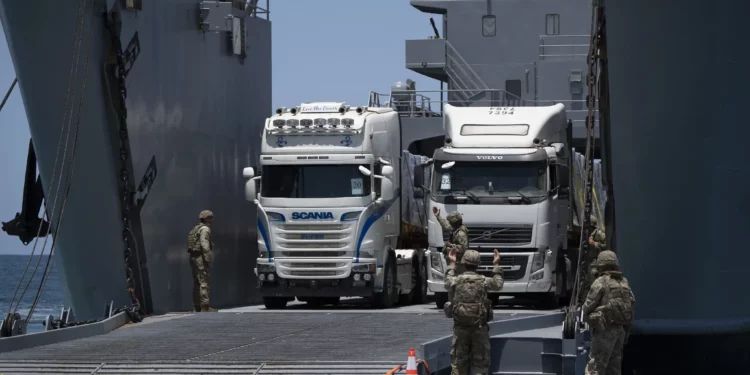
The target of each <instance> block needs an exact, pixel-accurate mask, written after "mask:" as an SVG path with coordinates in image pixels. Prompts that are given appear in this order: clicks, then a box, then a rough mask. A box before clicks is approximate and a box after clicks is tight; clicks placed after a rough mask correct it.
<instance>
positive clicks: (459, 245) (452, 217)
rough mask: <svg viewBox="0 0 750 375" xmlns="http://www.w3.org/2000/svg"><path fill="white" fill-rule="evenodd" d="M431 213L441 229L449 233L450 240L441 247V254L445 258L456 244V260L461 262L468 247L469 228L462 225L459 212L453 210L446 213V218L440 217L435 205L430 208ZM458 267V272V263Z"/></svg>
mask: <svg viewBox="0 0 750 375" xmlns="http://www.w3.org/2000/svg"><path fill="white" fill-rule="evenodd" d="M432 213H433V214H435V218H436V219H437V221H438V223H440V226H441V227H443V230H444V231H448V232H450V233H451V239H450V241H448V243H447V244H446V245H447V246H444V247H443V256H445V259H446V260H447V259H448V254H449V252H450V251H451V248H453V246H456V254H457V255H456V259H457V261H458V262H461V258H462V257H463V255H464V251H466V250H467V249H468V248H469V230H468V229H466V227H465V226H464V225H463V220H462V218H461V213H459V212H458V211H453V212H451V213H449V214H448V217H446V219H447V220H446V219H443V218H442V217H440V210H439V209H438V208H437V207H433V208H432ZM458 268H459V269H458V271H459V274H460V273H461V272H460V271H461V266H460V265H459V267H458Z"/></svg>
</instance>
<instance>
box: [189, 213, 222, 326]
mask: <svg viewBox="0 0 750 375" xmlns="http://www.w3.org/2000/svg"><path fill="white" fill-rule="evenodd" d="M198 219H199V220H200V224H198V225H196V226H195V227H194V228H193V230H191V231H190V234H188V253H189V254H190V267H191V268H192V270H193V311H195V312H199V311H200V312H215V311H217V310H215V309H214V308H212V307H211V305H210V300H209V298H208V292H209V290H210V279H209V273H210V272H211V263H212V261H213V242H211V224H212V223H213V221H214V213H213V212H211V211H209V210H203V211H201V213H200V215H199V216H198Z"/></svg>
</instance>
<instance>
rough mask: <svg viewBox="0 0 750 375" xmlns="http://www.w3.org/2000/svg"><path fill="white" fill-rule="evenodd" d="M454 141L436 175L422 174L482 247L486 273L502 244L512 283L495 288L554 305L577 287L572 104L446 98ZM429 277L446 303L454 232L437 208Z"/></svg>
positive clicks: (436, 158)
mask: <svg viewBox="0 0 750 375" xmlns="http://www.w3.org/2000/svg"><path fill="white" fill-rule="evenodd" d="M444 128H445V132H446V141H445V146H444V147H442V148H440V149H437V150H435V153H434V155H433V158H432V160H431V161H430V162H429V163H428V165H425V166H423V167H426V168H432V169H433V171H432V178H431V181H416V184H417V185H418V186H419V188H420V189H419V190H416V191H415V194H416V195H417V196H422V195H424V194H428V195H429V197H430V210H432V207H436V208H438V209H439V210H440V214H441V217H443V218H444V217H445V215H447V214H448V213H449V212H451V211H458V212H460V213H461V215H462V218H463V225H465V226H466V227H467V228H468V237H469V247H470V248H471V249H475V250H477V251H479V253H480V255H481V264H480V267H479V270H478V271H479V272H480V273H482V274H485V275H488V276H489V275H490V274H491V271H492V268H493V265H492V259H493V251H494V249H497V250H498V251H499V252H500V254H501V258H500V259H501V268H502V269H503V277H504V279H505V283H504V286H503V289H502V291H500V292H499V293H498V294H494V295H493V296H494V298H499V296H500V295H506V296H512V297H516V298H520V299H530V300H532V301H534V302H541V303H544V304H551V302H552V301H557V300H559V299H561V298H563V297H564V296H565V295H566V294H567V292H568V291H569V290H570V289H571V286H572V283H571V282H570V280H572V272H571V262H570V260H569V258H568V256H567V254H566V252H567V249H568V226H569V224H570V222H571V220H572V213H571V208H570V200H569V193H568V192H569V181H570V178H569V177H570V176H569V173H570V157H569V155H570V150H569V148H568V146H567V138H568V133H569V131H570V129H569V128H570V124H569V123H568V122H567V120H566V116H565V110H564V106H563V105H562V104H557V105H554V106H549V107H454V106H451V105H446V108H445V118H444ZM428 238H429V249H430V251H429V252H430V254H429V256H430V260H431V261H430V264H431V272H430V273H429V275H430V279H429V281H428V285H429V288H430V290H431V291H433V292H434V293H435V294H436V297H437V305H438V306H439V307H440V306H442V305H443V304H444V303H445V302H446V301H447V293H446V290H445V287H444V284H443V274H444V272H445V269H446V266H447V265H446V262H445V259H444V256H443V255H442V249H443V244H444V242H445V241H447V240H449V238H450V232H449V231H447V230H444V229H443V228H442V227H441V225H440V223H439V222H438V221H437V220H436V218H435V217H434V216H433V215H432V214H430V220H429V224H428Z"/></svg>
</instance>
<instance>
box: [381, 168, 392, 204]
mask: <svg viewBox="0 0 750 375" xmlns="http://www.w3.org/2000/svg"><path fill="white" fill-rule="evenodd" d="M383 168H385V167H383ZM380 198H382V199H383V200H384V201H389V200H391V199H393V181H391V180H390V179H388V178H385V177H383V178H381V179H380Z"/></svg>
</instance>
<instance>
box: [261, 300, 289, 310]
mask: <svg viewBox="0 0 750 375" xmlns="http://www.w3.org/2000/svg"><path fill="white" fill-rule="evenodd" d="M286 303H287V299H286V298H283V297H282V298H279V297H263V305H265V306H266V308H267V309H269V310H276V309H283V308H285V307H286Z"/></svg>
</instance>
